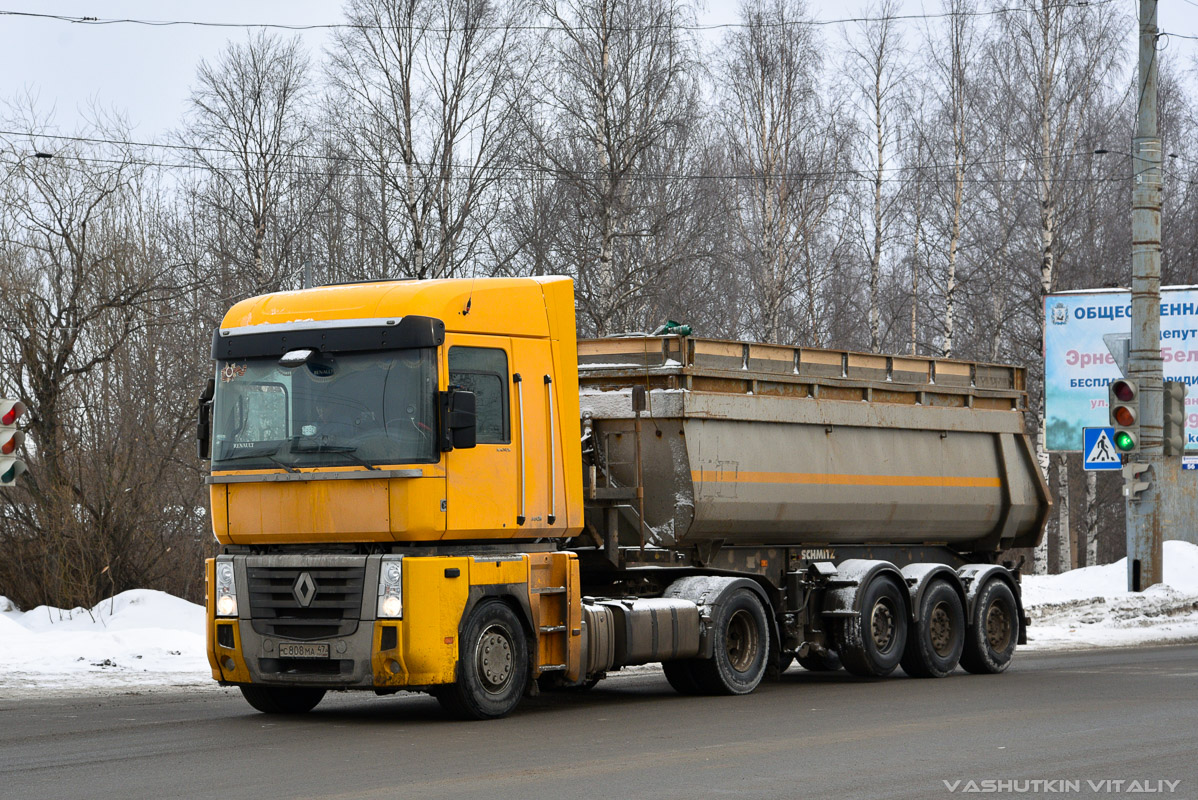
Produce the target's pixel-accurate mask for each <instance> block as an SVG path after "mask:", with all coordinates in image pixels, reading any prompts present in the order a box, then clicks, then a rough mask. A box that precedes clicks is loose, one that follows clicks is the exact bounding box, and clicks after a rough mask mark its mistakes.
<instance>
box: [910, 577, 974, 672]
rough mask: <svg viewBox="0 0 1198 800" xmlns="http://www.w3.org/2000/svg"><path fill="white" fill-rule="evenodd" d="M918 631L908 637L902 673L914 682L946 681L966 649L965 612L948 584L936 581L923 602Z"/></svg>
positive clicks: (927, 591) (913, 630) (912, 632)
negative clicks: (945, 677) (917, 680)
mask: <svg viewBox="0 0 1198 800" xmlns="http://www.w3.org/2000/svg"><path fill="white" fill-rule="evenodd" d="M919 605H920V607H919V616H918V617H917V618H916V621H915V627H914V629H912V630H911V631H909V632H908V634H907V648H906V650H904V651H903V658H902V662H901V663H902V665H903V672H906V673H907V674H908V675H910V676H911V677H913V678H943V677H944V676H945V675H948V674H949V673H950V672H952V671H953V670H954V669H956V668H957V662H959V661H960V660H961V651H962V650H964V649H965V609H964V608H963V607H962V605H961V597H960V595H958V594H957V592H956V590H955V589H953V587H952V586H950V585H949V584H948V583H947V582H946V581H942V580H937V581H933V582H932V583H931V584H930V585H929V586H928V587H927V589H925V590H924V593H923V598H922V599H921V600H920V604H919Z"/></svg>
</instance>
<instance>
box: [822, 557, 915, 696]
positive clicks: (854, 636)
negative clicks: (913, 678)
mask: <svg viewBox="0 0 1198 800" xmlns="http://www.w3.org/2000/svg"><path fill="white" fill-rule="evenodd" d="M835 635H836V652H837V654H838V655H839V656H840V662H841V663H842V664H844V668H845V669H846V670H847V671H849V672H851V673H852V674H854V675H860V676H863V677H874V678H880V677H883V676H885V675H889V674H890V673H891V672H894V669H895V667H897V666H898V665H899V660H900V659H901V658H902V656H903V648H904V647H906V644H907V607H906V604H905V603H904V602H903V590H902V589H901V588H900V587H899V585H898V583H897V582H896V581H895V580H894V578H892V577H890V576H889V575H878V576H876V577H875V578H874V579H873V580H871V581H870V582H869V585H868V586H867V587H866V588H865V593H864V594H863V595H862V597H861V610H860V611H858V612H857V613H856V614H854V615H853V616H851V617H847V618H844V619H842V620H840V621H839V623H838V624H837V625H836V628H835Z"/></svg>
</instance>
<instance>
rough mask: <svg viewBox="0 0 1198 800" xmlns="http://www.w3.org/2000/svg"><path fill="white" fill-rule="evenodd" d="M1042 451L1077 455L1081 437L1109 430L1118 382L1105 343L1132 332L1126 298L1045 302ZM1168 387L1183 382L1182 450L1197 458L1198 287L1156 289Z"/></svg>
mask: <svg viewBox="0 0 1198 800" xmlns="http://www.w3.org/2000/svg"><path fill="white" fill-rule="evenodd" d="M1044 313H1045V315H1046V317H1047V322H1048V324H1047V326H1046V328H1045V332H1044V404H1045V417H1046V420H1047V422H1046V430H1045V446H1046V447H1047V449H1049V450H1056V451H1070V452H1074V451H1076V452H1080V451H1081V449H1082V436H1083V434H1082V429H1083V428H1092V427H1101V426H1104V425H1108V424H1110V421H1109V417H1108V411H1107V386H1108V385H1109V384H1110V382H1111V381H1112V380H1114V379H1115V378H1118V377H1120V376H1119V368H1118V367H1117V366H1115V359H1114V357H1113V356H1111V354H1110V352H1109V351H1108V350H1107V347H1106V343H1105V342H1103V340H1102V337H1103V335H1104V334H1107V333H1124V334H1126V333H1130V332H1131V292H1128V291H1124V290H1120V289H1100V290H1094V291H1084V292H1059V293H1055V294H1050V295H1049V296H1048V297H1047V298H1046V300H1045V303H1044ZM1161 359H1162V361H1163V362H1164V369H1165V379H1166V380H1173V381H1184V382H1185V383H1186V384H1187V391H1188V396H1187V397H1186V429H1187V430H1186V442H1187V444H1186V447H1187V449H1191V450H1198V386H1196V385H1195V384H1198V287H1195V286H1176V287H1171V286H1166V287H1162V288H1161Z"/></svg>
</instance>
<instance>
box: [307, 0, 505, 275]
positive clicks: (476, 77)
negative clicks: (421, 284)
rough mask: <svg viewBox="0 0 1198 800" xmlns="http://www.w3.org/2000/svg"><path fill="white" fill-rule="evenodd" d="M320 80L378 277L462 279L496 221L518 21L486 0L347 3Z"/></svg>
mask: <svg viewBox="0 0 1198 800" xmlns="http://www.w3.org/2000/svg"><path fill="white" fill-rule="evenodd" d="M345 13H346V19H347V22H348V23H349V27H346V28H342V29H339V30H338V31H337V32H336V33H335V35H334V45H333V47H332V49H331V51H330V62H329V67H328V70H327V72H328V78H329V81H330V83H331V85H332V87H333V95H332V98H333V102H334V103H335V104H336V108H335V109H334V110H333V111H332V113H331V116H332V117H333V119H334V120H335V124H334V126H333V128H334V129H333V135H334V137H335V138H336V139H337V141H338V143H339V145H340V146H341V147H343V148H344V149H345V151H346V153H347V154H348V156H349V157H350V159H351V161H352V163H354V164H355V169H358V170H360V171H362V172H364V173H365V174H366V175H367V176H369V181H370V183H369V185H368V186H367V187H366V189H367V191H368V195H367V198H368V199H369V203H368V204H367V205H364V206H362V207H361V208H360V214H359V216H358V218H357V220H356V221H357V224H358V225H360V226H362V227H363V229H364V230H365V231H366V232H368V233H369V234H370V235H371V236H372V237H374V238H375V239H377V241H378V242H379V243H380V244H382V245H383V246H384V247H385V248H386V256H387V263H386V264H385V265H383V267H384V272H383V274H381V275H374V276H371V277H394V276H396V275H403V276H411V277H416V278H440V277H452V276H454V275H458V274H463V273H464V272H465V273H469V272H471V271H474V270H475V269H476V268H477V264H476V262H477V260H478V259H479V258H480V257H482V256H483V255H485V249H486V248H485V243H486V233H487V227H488V225H490V224H491V223H492V222H493V221H494V220H495V219H496V216H497V213H498V200H499V193H498V190H497V182H498V181H499V180H500V178H501V176H502V174H503V170H502V166H503V163H504V159H506V158H507V157H508V156H509V149H510V143H511V140H512V138H513V136H514V134H515V132H516V130H517V128H516V120H517V111H518V108H519V106H520V94H521V93H523V92H524V91H526V90H527V88H528V87H527V85H526V82H525V81H524V79H523V77H522V74H521V73H522V71H524V70H527V69H528V68H529V64H528V63H527V61H528V58H529V52H528V51H526V50H524V49H522V48H523V47H524V44H525V42H524V41H523V40H522V39H521V37H520V36H518V29H519V25H520V24H521V21H522V19H523V17H522V16H521V15H522V14H523V13H524V12H523V11H522V10H521V8H520V6H519V5H518V4H515V3H507V4H505V3H500V2H489V0H351V2H349V3H348V4H347V5H346V12H345Z"/></svg>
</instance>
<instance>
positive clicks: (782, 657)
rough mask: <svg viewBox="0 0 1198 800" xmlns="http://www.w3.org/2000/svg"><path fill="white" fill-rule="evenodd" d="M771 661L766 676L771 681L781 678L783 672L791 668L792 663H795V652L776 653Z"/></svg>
mask: <svg viewBox="0 0 1198 800" xmlns="http://www.w3.org/2000/svg"><path fill="white" fill-rule="evenodd" d="M771 661H772V663H771V664H770V668H769V669H768V670H766V671H765V678H766V680H770V681H776V680H780V679H781V678H782V673H784V672H786V670H788V669H790V665H791V664H793V663H795V654H794V653H776V654H775V656H774V658H773V659H771Z"/></svg>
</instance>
